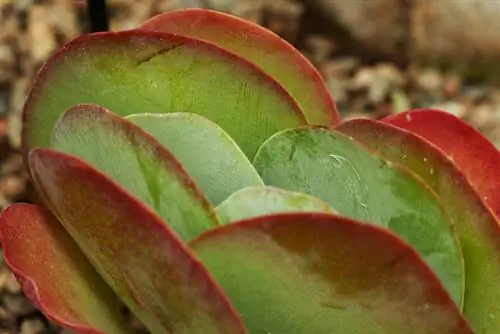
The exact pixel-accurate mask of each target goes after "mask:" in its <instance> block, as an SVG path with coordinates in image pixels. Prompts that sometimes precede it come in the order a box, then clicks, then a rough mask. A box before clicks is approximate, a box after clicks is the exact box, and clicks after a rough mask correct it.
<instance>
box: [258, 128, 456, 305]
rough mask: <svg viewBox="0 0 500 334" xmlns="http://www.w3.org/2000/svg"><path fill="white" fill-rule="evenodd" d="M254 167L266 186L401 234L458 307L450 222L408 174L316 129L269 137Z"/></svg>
mask: <svg viewBox="0 0 500 334" xmlns="http://www.w3.org/2000/svg"><path fill="white" fill-rule="evenodd" d="M254 165H255V167H256V168H257V171H258V172H259V174H260V175H261V176H262V179H263V180H264V182H265V183H266V184H267V185H271V186H276V187H279V188H283V189H288V190H292V191H299V192H303V193H307V194H310V195H313V196H316V197H319V198H321V199H323V200H325V201H326V202H327V203H329V204H330V205H331V206H332V207H333V208H334V209H335V210H337V211H338V212H339V213H340V214H342V215H345V216H348V217H352V218H356V219H359V220H362V221H366V222H370V223H373V224H379V225H382V226H384V227H387V228H390V229H391V230H393V231H394V232H396V233H397V234H399V235H400V236H402V237H403V239H404V240H406V241H407V242H408V243H410V244H411V245H412V246H414V247H415V248H416V249H417V250H418V251H419V253H420V254H421V255H422V256H423V257H424V258H425V259H426V261H427V263H428V264H429V265H430V266H431V267H432V269H433V270H434V271H435V272H436V273H437V275H438V276H439V277H440V278H441V280H442V281H443V282H444V284H445V285H446V287H447V289H448V291H449V292H450V294H451V295H452V296H453V299H454V300H455V301H456V302H457V304H458V305H461V304H462V298H463V290H464V280H465V278H464V268H463V259H462V255H461V250H460V245H459V243H458V239H457V236H456V235H455V231H454V229H453V227H452V220H451V218H450V217H449V215H448V214H447V212H446V211H445V210H443V207H442V203H441V202H440V200H439V198H438V197H437V196H436V195H435V194H434V192H433V191H431V190H430V189H428V187H427V186H425V184H423V183H422V182H420V181H419V180H418V179H416V178H415V177H414V175H413V174H412V173H411V172H409V171H407V170H405V169H402V168H400V167H398V166H396V165H393V164H392V163H390V162H388V161H386V160H384V159H381V158H379V157H378V156H376V155H374V154H372V153H370V152H368V151H367V150H365V149H364V148H363V147H361V146H360V145H359V144H358V143H357V142H355V141H354V140H352V139H350V138H348V137H347V136H344V135H342V134H340V133H336V132H333V131H329V130H327V129H323V128H318V127H315V128H313V127H308V128H300V129H292V130H285V131H282V132H279V133H278V134H276V135H274V136H272V137H271V138H270V139H269V140H267V141H266V142H265V143H264V144H263V145H262V147H261V148H260V150H259V152H258V153H257V155H256V157H255V160H254Z"/></svg>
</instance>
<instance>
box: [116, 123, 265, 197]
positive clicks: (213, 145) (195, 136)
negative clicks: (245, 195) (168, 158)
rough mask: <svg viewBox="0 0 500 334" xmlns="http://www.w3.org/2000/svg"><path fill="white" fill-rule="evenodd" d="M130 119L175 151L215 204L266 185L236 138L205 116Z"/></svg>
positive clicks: (175, 154) (171, 150) (174, 153)
mask: <svg viewBox="0 0 500 334" xmlns="http://www.w3.org/2000/svg"><path fill="white" fill-rule="evenodd" d="M126 119H127V120H128V121H130V122H132V123H134V124H136V125H138V126H140V127H141V128H142V129H144V130H145V131H146V132H148V133H149V134H151V135H152V136H153V137H155V138H156V139H157V140H158V141H159V142H160V144H162V145H163V146H164V147H166V148H167V149H168V150H169V151H170V152H172V153H173V155H174V156H175V157H176V158H177V159H178V160H179V162H180V163H181V164H182V166H183V167H184V168H185V169H186V171H187V172H188V174H189V176H190V177H191V178H192V179H193V180H194V181H195V182H196V184H198V185H199V186H200V188H201V189H203V191H204V193H205V194H206V195H207V197H208V199H210V201H211V202H212V203H213V205H218V204H220V202H222V201H223V200H224V199H226V198H227V197H228V196H229V195H231V194H232V193H234V192H235V191H237V190H240V189H243V188H245V187H250V186H263V185H264V183H263V182H262V180H261V179H260V177H259V174H257V171H256V170H255V168H254V167H253V166H252V163H251V162H250V161H249V160H248V158H247V157H246V156H245V154H244V153H243V152H242V151H241V150H240V148H239V147H238V145H237V144H236V143H235V142H234V140H233V139H232V138H231V137H229V135H228V134H227V133H226V132H225V131H224V130H223V129H222V128H221V127H219V126H218V125H217V124H215V123H213V122H210V121H209V120H208V119H206V118H204V117H202V116H198V115H196V114H191V113H169V114H136V115H131V116H128V117H126ZM169 205H170V204H169Z"/></svg>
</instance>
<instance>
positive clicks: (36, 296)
mask: <svg viewBox="0 0 500 334" xmlns="http://www.w3.org/2000/svg"><path fill="white" fill-rule="evenodd" d="M0 232H1V240H2V248H3V252H4V257H5V260H6V262H7V264H8V265H9V267H10V268H11V269H12V271H13V272H14V273H15V274H16V277H17V278H18V280H19V281H20V282H21V285H22V289H23V292H24V293H25V294H26V295H27V296H28V297H29V298H30V299H31V300H32V301H33V302H34V303H35V304H36V305H37V306H38V307H39V308H40V309H41V310H42V311H43V312H44V313H45V315H47V316H48V317H49V318H50V319H51V320H52V321H55V322H57V323H58V324H60V325H62V326H64V327H66V328H70V329H72V330H75V331H77V332H79V333H89V334H98V333H99V334H123V333H129V331H128V330H127V327H126V323H127V322H126V320H125V319H124V318H123V316H122V315H121V313H120V306H121V303H120V302H119V300H118V299H117V297H116V295H114V293H113V291H112V290H111V289H110V288H109V287H108V286H107V285H106V284H105V283H104V281H103V280H102V278H101V277H100V276H99V275H98V274H97V272H96V271H95V269H94V268H93V267H92V265H91V264H90V263H89V262H88V261H87V259H86V258H85V256H84V255H83V253H82V252H81V251H80V249H79V248H78V246H77V245H76V243H75V242H74V241H73V240H72V239H71V237H70V236H69V235H68V233H67V232H66V231H65V230H64V228H63V227H62V226H61V225H60V224H59V222H58V221H57V220H56V219H55V218H54V217H53V216H52V215H51V214H50V213H49V212H48V211H47V210H45V209H43V208H41V207H39V206H36V205H33V204H14V205H12V206H10V207H8V208H7V209H6V210H5V211H3V212H2V214H1V216H0Z"/></svg>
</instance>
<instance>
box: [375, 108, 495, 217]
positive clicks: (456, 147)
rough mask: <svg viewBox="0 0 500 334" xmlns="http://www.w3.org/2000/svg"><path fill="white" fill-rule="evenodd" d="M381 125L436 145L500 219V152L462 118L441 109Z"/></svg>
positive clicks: (406, 115) (389, 119)
mask: <svg viewBox="0 0 500 334" xmlns="http://www.w3.org/2000/svg"><path fill="white" fill-rule="evenodd" d="M382 121H383V122H386V123H389V124H392V125H395V126H397V127H399V128H402V129H405V130H408V131H410V132H412V133H414V134H416V135H418V136H420V137H422V138H424V139H426V140H428V141H429V142H431V143H432V144H434V145H436V146H437V147H438V148H439V149H440V150H442V151H443V152H444V153H445V154H446V156H447V157H449V158H450V159H451V160H452V161H453V162H454V164H455V166H457V167H458V168H459V169H460V171H461V172H462V173H464V175H465V176H466V177H467V179H468V180H469V182H470V183H471V184H472V186H473V187H474V188H475V189H476V191H477V192H478V193H479V194H480V195H481V196H482V198H483V200H484V201H485V202H486V203H487V204H488V206H489V207H490V208H491V209H492V210H493V212H495V214H496V216H497V218H500V196H498V190H499V189H500V152H499V151H498V149H497V148H496V147H495V146H494V145H493V143H492V142H490V141H489V140H488V139H487V138H486V137H484V136H483V135H482V134H481V133H479V132H478V131H477V130H476V129H474V128H473V127H472V126H470V125H468V124H467V123H465V122H463V121H462V120H461V119H460V118H458V117H456V116H454V115H451V114H450V113H447V112H444V111H442V110H438V109H416V110H411V111H407V112H404V113H401V114H398V115H394V116H390V117H386V118H384V119H383V120H382Z"/></svg>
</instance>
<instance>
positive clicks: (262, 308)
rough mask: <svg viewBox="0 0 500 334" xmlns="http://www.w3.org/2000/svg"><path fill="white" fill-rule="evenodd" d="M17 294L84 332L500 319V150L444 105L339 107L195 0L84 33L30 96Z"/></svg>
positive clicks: (417, 328) (266, 41) (8, 252)
mask: <svg viewBox="0 0 500 334" xmlns="http://www.w3.org/2000/svg"><path fill="white" fill-rule="evenodd" d="M22 132H23V133H22V151H23V155H24V158H25V161H26V163H27V164H28V166H29V169H30V173H31V176H32V178H33V182H34V185H35V187H36V190H37V194H38V202H37V204H14V205H12V206H10V207H9V208H7V209H6V210H5V211H4V212H3V213H2V215H1V217H0V232H1V241H2V246H3V251H4V257H5V260H6V261H7V263H8V265H9V266H10V268H11V269H12V270H13V272H14V273H15V275H16V277H17V278H18V280H19V282H20V283H21V284H22V287H23V291H24V292H25V294H26V295H27V296H28V297H29V298H30V299H31V300H32V301H33V302H35V303H36V305H37V306H38V307H39V308H40V309H41V310H42V311H43V312H44V313H45V314H46V315H47V316H48V317H49V318H50V319H52V320H53V321H55V322H57V323H59V324H60V325H62V326H64V327H67V328H70V329H73V330H75V331H77V332H82V333H110V334H115V333H127V332H129V328H128V327H127V322H126V320H125V319H124V318H123V316H122V314H121V313H120V308H121V307H122V306H123V305H126V306H127V307H128V308H129V309H130V310H131V311H132V312H133V313H134V314H135V315H136V316H137V318H138V319H139V320H140V321H141V322H142V324H143V325H144V326H146V327H147V328H148V330H149V331H150V332H151V333H185V334H197V333H200V334H201V333H203V334H209V333H227V334H241V333H252V334H254V333H255V334H257V333H273V334H275V333H287V334H310V333H373V334H379V333H380V334H381V333H417V334H418V333H422V334H424V333H425V334H429V333H436V334H438V333H439V334H444V333H449V334H452V333H453V334H460V333H464V334H465V333H473V330H474V332H475V333H481V334H497V333H499V332H500V284H498V282H500V249H499V247H500V224H499V219H498V217H499V215H500V197H499V196H496V194H495V193H496V192H497V191H498V189H499V185H500V175H499V173H500V168H499V167H500V155H499V152H498V150H497V149H496V148H495V147H494V146H493V144H492V143H490V142H489V141H488V140H487V139H486V138H485V137H483V136H482V135H481V134H479V133H478V132H477V131H476V130H474V129H473V128H472V127H470V126H469V125H467V124H465V123H464V122H462V121H461V120H459V119H458V118H456V117H454V116H451V115H449V114H447V113H445V112H443V111H439V110H411V111H408V112H405V113H402V114H398V115H395V116H392V117H388V118H386V119H383V120H381V121H371V120H361V119H360V120H351V121H347V122H342V123H341V122H340V120H339V115H338V113H337V110H336V108H335V104H334V102H333V99H332V98H331V97H330V95H329V93H328V89H327V87H326V85H325V83H324V82H323V80H322V79H321V77H320V75H319V73H318V72H317V71H316V70H315V69H314V67H313V66H312V65H311V64H310V63H309V62H308V61H307V60H306V58H304V57H303V56H302V55H301V54H300V53H299V52H298V51H297V50H295V49H294V48H293V47H292V46H291V45H289V44H288V43H287V42H285V41H284V40H282V39H280V38H279V37H278V36H276V35H274V34H273V33H272V32H270V31H268V30H266V29H264V28H262V27H259V26H257V25H255V24H252V23H250V22H246V21H243V20H241V19H238V18H236V17H232V16H229V15H226V14H222V13H217V12H213V11H207V10H198V9H196V10H184V11H178V12H171V13H165V14H161V15H159V16H157V17H154V18H152V19H151V20H149V21H147V22H146V23H144V24H143V25H141V26H140V27H139V28H137V29H134V30H130V31H122V32H108V33H98V34H92V35H86V36H82V37H79V38H77V39H75V40H74V41H72V42H70V43H69V44H67V45H65V46H64V47H63V48H61V49H60V50H59V51H58V52H57V53H56V54H55V55H54V56H53V57H52V58H51V59H49V61H48V62H47V63H46V64H45V66H44V67H43V69H42V70H41V72H40V73H39V74H38V77H37V79H36V81H35V83H34V85H33V88H32V90H31V92H30V94H29V96H28V97H27V100H26V103H25V106H24V111H23V128H22Z"/></svg>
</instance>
